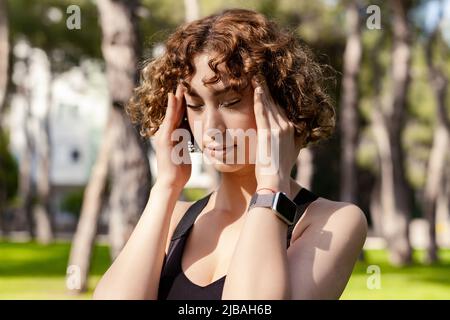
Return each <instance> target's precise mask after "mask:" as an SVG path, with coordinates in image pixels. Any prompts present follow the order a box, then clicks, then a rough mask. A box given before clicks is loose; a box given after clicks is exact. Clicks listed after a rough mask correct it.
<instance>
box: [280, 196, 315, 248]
mask: <svg viewBox="0 0 450 320" xmlns="http://www.w3.org/2000/svg"><path fill="white" fill-rule="evenodd" d="M317 198H319V196H318V195H316V194H314V193H313V192H311V191H309V190H308V189H306V188H302V189H301V190H300V191H299V192H298V193H297V195H296V196H295V198H294V202H295V204H296V205H297V212H296V213H295V217H294V223H293V224H292V225H290V226H289V227H288V234H287V247H288V248H289V246H290V242H291V238H292V232H293V231H294V228H295V225H296V224H297V222H298V221H299V220H300V218H301V217H302V215H303V213H305V211H306V208H307V207H308V206H309V205H310V204H311V202H313V201H315V200H316V199H317Z"/></svg>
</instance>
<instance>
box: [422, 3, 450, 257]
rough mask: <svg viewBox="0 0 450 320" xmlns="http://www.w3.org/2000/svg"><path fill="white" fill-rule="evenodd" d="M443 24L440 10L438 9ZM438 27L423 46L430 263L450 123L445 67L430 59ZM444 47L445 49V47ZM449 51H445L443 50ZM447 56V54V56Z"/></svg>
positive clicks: (425, 197)
mask: <svg viewBox="0 0 450 320" xmlns="http://www.w3.org/2000/svg"><path fill="white" fill-rule="evenodd" d="M440 16H441V19H440V21H442V16H443V12H442V7H441V9H440ZM439 35H440V23H438V24H437V25H436V28H435V29H434V30H433V31H432V33H431V35H430V36H429V38H428V41H427V43H426V46H425V57H426V61H427V66H428V73H429V79H430V84H431V87H432V90H433V93H434V96H435V99H436V112H435V119H436V122H435V128H434V132H433V143H432V147H431V152H430V157H429V159H428V168H427V175H426V177H427V179H426V182H425V189H424V208H423V210H424V213H425V217H426V218H427V220H428V234H429V245H428V248H427V256H426V260H427V262H428V263H433V262H436V261H437V260H438V255H437V242H436V207H437V199H438V196H439V190H440V189H444V179H443V178H444V177H445V162H446V156H447V155H448V153H449V152H448V150H449V146H450V144H449V142H450V120H449V118H448V116H447V110H446V105H445V104H446V99H447V90H448V82H449V81H448V76H447V75H446V74H445V66H444V65H442V64H440V63H437V61H436V60H437V59H433V46H434V45H439V43H438V41H437V40H438V38H439ZM441 45H443V44H442V43H441ZM444 46H445V45H444ZM446 51H448V50H446ZM446 55H448V52H447V53H446Z"/></svg>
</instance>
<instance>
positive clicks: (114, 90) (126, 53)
mask: <svg viewBox="0 0 450 320" xmlns="http://www.w3.org/2000/svg"><path fill="white" fill-rule="evenodd" d="M138 5H139V2H138V1H134V0H133V1H125V0H99V1H98V2H97V6H98V11H99V15H100V25H101V29H102V52H103V57H104V59H105V62H106V72H107V81H108V87H109V92H110V98H111V110H110V114H109V118H108V124H107V129H106V131H105V133H104V137H103V141H102V146H101V148H100V153H99V154H98V155H97V160H96V164H95V165H94V172H93V173H94V174H93V175H91V177H90V180H89V183H88V186H87V188H86V191H85V194H84V201H83V202H84V203H83V206H82V212H81V215H80V220H79V224H78V227H77V231H76V233H75V236H74V240H73V244H72V249H71V254H70V260H69V264H70V265H76V266H78V267H79V271H80V273H81V274H80V278H81V285H80V287H78V288H76V289H75V291H84V290H85V289H86V287H87V275H88V271H89V266H90V257H91V253H92V247H93V244H94V241H95V234H96V227H97V221H98V217H99V214H100V210H101V201H100V199H99V198H101V195H102V194H103V192H104V190H105V185H106V182H107V177H108V175H109V177H110V181H111V192H110V195H109V221H110V222H109V235H110V246H111V255H112V258H113V259H114V258H115V257H116V256H117V255H118V254H119V252H120V250H121V249H122V247H123V246H124V244H125V242H126V241H127V240H128V237H129V236H130V234H131V232H132V231H133V229H134V226H135V225H136V223H137V221H138V219H139V216H140V214H141V213H142V211H143V209H144V206H145V203H146V201H147V200H148V194H149V189H150V181H151V175H150V166H149V162H148V158H147V155H146V146H145V145H144V144H143V142H142V140H141V138H140V136H139V133H138V130H136V128H134V127H133V126H132V124H131V123H130V121H129V119H128V117H127V115H126V114H125V111H124V108H123V107H124V105H125V104H126V103H127V102H128V100H129V98H130V96H131V94H132V92H133V88H134V86H135V84H136V80H137V78H138V76H137V60H138V58H139V56H140V46H139V37H138V26H137V23H138V18H137V16H136V10H137V8H138ZM106 172H108V175H107V174H106ZM149 227H151V226H149Z"/></svg>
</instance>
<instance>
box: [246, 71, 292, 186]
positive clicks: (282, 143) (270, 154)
mask: <svg viewBox="0 0 450 320" xmlns="http://www.w3.org/2000/svg"><path fill="white" fill-rule="evenodd" d="M252 85H253V89H254V95H253V99H254V100H253V101H254V112H255V118H256V125H257V152H256V161H255V174H256V181H257V189H259V188H270V189H274V190H275V191H283V192H285V193H287V194H289V193H290V174H291V170H292V168H293V166H294V164H295V162H296V159H297V157H298V154H299V152H300V149H301V141H300V139H299V138H298V137H296V136H295V128H294V125H293V124H292V122H291V121H290V120H289V119H288V117H287V115H286V111H285V110H284V109H283V108H282V107H281V106H279V105H278V104H277V103H276V102H275V101H274V100H273V98H272V96H271V94H270V91H269V88H268V87H267V83H266V81H265V79H264V78H263V77H262V76H258V77H254V78H253V79H252Z"/></svg>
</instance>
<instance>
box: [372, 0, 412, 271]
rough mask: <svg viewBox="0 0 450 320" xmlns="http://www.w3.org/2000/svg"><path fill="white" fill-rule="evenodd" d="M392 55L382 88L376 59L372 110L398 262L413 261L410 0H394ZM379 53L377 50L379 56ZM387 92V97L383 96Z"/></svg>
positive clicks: (389, 233)
mask: <svg viewBox="0 0 450 320" xmlns="http://www.w3.org/2000/svg"><path fill="white" fill-rule="evenodd" d="M390 5H391V9H392V17H393V19H392V33H393V34H392V36H393V39H392V42H393V43H392V47H393V50H392V54H391V62H390V68H389V77H388V83H389V86H388V89H387V90H386V92H385V93H382V92H381V90H380V85H379V83H380V82H381V81H382V79H381V72H380V70H381V68H380V66H379V61H377V58H375V59H374V61H373V68H374V84H373V85H374V87H375V92H376V93H375V96H376V98H375V105H374V108H373V109H372V119H371V120H372V129H373V132H374V137H375V142H376V145H377V148H378V154H379V160H380V161H379V163H380V176H379V179H380V181H379V182H378V183H376V186H378V187H379V190H378V191H377V192H374V195H378V196H379V199H378V200H379V201H380V210H376V212H378V213H379V214H381V217H380V219H378V220H379V221H381V222H382V232H383V235H384V237H385V239H386V241H387V245H388V249H389V258H390V261H391V263H393V264H395V265H404V264H409V263H410V262H411V259H412V258H411V257H412V252H411V251H412V250H411V245H410V242H409V221H410V212H411V206H410V204H411V201H410V199H409V195H410V192H409V189H408V188H409V186H408V183H407V181H406V176H405V160H404V151H403V149H402V143H401V142H402V140H401V136H402V133H403V128H404V124H405V113H406V95H407V92H408V86H409V82H410V63H411V31H410V26H409V23H408V20H407V13H408V10H409V8H410V5H411V3H410V1H407V0H393V1H391V2H390ZM377 53H379V52H375V53H374V55H376V54H377ZM382 95H383V96H382ZM374 220H377V219H374Z"/></svg>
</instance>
